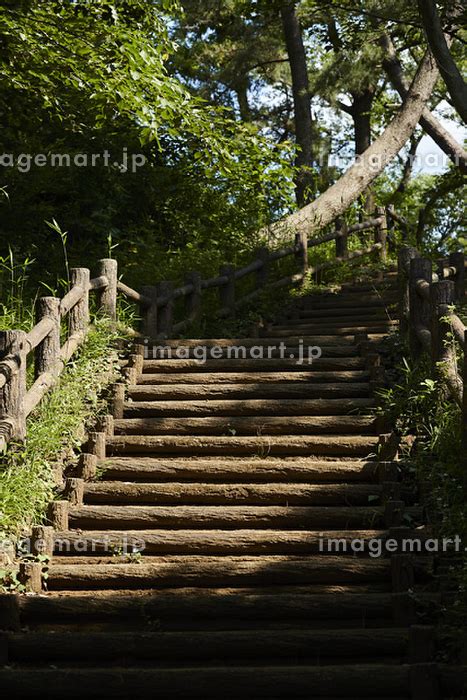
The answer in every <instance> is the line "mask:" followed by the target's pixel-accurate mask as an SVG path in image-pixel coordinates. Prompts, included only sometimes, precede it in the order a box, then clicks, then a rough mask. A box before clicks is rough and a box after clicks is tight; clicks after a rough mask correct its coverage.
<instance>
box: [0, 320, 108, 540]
mask: <svg viewBox="0 0 467 700" xmlns="http://www.w3.org/2000/svg"><path fill="white" fill-rule="evenodd" d="M118 337H119V334H118V332H116V331H113V330H112V329H111V328H110V326H109V323H108V321H106V320H104V319H97V320H96V321H95V323H94V325H93V326H92V327H91V329H90V331H89V334H88V336H87V338H86V340H85V342H84V343H83V345H82V346H81V348H80V349H79V351H78V353H77V354H76V356H75V357H74V358H73V360H72V361H71V362H70V363H69V364H68V366H67V367H66V368H65V370H64V372H63V374H62V375H61V377H60V380H59V384H58V386H57V387H56V388H55V389H54V390H52V391H51V392H50V393H48V394H47V395H46V396H45V397H44V399H43V400H42V402H41V403H40V405H39V406H38V408H37V409H36V410H35V411H34V413H33V414H31V416H30V418H29V419H28V425H27V435H28V437H27V441H26V444H25V445H24V446H15V445H10V447H9V450H8V452H7V454H6V455H4V456H3V458H2V461H1V464H0V535H1V536H2V538H3V539H5V538H13V539H14V538H16V537H18V536H20V535H21V534H23V533H24V532H26V531H27V529H28V528H29V527H30V525H31V524H32V523H39V522H41V521H42V520H43V519H44V515H45V511H46V507H47V504H48V503H49V502H50V501H51V500H53V498H54V489H55V485H54V477H53V465H54V464H55V463H56V462H58V461H59V460H60V458H61V456H62V455H63V453H64V451H65V452H70V451H71V450H76V451H78V450H79V447H80V443H81V441H82V433H81V430H80V428H81V427H82V425H83V423H84V424H86V423H89V422H90V421H91V420H92V419H93V418H94V417H95V416H96V415H98V414H99V413H100V412H102V411H103V410H104V405H103V402H102V400H101V398H100V395H101V393H102V391H103V389H104V388H105V386H106V385H107V384H108V383H109V372H110V373H113V372H114V371H115V370H116V362H117V360H118V356H117V352H116V350H115V343H116V340H117V338H118Z"/></svg>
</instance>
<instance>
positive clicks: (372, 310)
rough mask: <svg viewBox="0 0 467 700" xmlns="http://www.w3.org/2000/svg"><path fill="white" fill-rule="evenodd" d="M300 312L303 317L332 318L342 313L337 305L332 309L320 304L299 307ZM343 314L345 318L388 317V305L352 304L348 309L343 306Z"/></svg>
mask: <svg viewBox="0 0 467 700" xmlns="http://www.w3.org/2000/svg"><path fill="white" fill-rule="evenodd" d="M296 313H297V314H298V317H301V318H332V319H334V317H335V316H339V315H340V314H341V311H340V308H339V307H338V306H337V307H332V308H330V309H322V308H320V307H319V306H318V307H317V308H313V307H312V306H310V307H308V308H304V309H299V310H297V311H296ZM342 315H343V316H345V318H354V317H355V319H356V320H359V319H362V320H363V319H366V318H375V317H381V318H388V313H387V310H386V307H385V306H384V305H382V304H381V305H378V306H372V305H370V307H367V306H355V305H354V306H352V307H351V308H349V310H348V311H346V310H345V307H343V311H342Z"/></svg>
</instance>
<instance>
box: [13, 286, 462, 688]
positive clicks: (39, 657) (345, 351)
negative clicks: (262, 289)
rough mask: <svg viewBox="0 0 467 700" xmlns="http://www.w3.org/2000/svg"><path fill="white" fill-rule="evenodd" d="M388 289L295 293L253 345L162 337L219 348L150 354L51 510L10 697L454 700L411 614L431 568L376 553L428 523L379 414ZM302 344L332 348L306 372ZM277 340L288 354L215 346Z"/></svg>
mask: <svg viewBox="0 0 467 700" xmlns="http://www.w3.org/2000/svg"><path fill="white" fill-rule="evenodd" d="M394 284H395V279H394V276H393V275H391V274H390V275H388V276H387V277H386V278H385V280H384V281H383V282H381V283H379V284H377V283H375V284H355V285H352V286H350V285H349V286H344V287H343V288H342V290H341V291H340V292H339V293H333V294H331V293H328V294H319V295H314V296H309V297H306V298H303V299H301V300H299V301H297V302H296V304H295V305H294V307H293V308H291V309H289V310H288V311H287V313H285V314H284V315H283V317H281V318H280V320H278V321H277V323H276V324H275V325H274V326H273V327H271V328H269V329H268V330H267V331H264V332H263V336H262V337H261V338H251V339H237V340H215V339H214V340H209V341H204V340H203V341H200V340H191V341H168V342H167V345H168V346H172V347H176V346H177V344H183V345H185V346H191V348H192V349H191V351H190V353H191V354H192V355H193V354H194V349H195V346H197V345H200V344H204V345H211V346H213V345H219V346H221V347H222V351H221V352H220V356H219V357H216V359H209V360H208V361H207V362H206V363H205V364H200V362H199V361H197V360H196V359H194V358H193V357H191V358H187V359H160V360H159V359H148V360H144V362H143V364H142V372H141V373H140V374H139V376H138V377H137V378H136V383H132V384H130V385H129V386H128V388H127V392H126V397H125V403H124V406H123V413H122V406H121V405H120V404H119V405H116V409H115V416H114V418H113V420H108V421H107V427H106V430H107V438H106V447H105V455H104V454H102V453H99V450H97V454H98V456H99V457H100V459H99V463H98V475H99V478H94V479H93V480H83V479H80V478H76V476H75V478H73V479H72V480H71V481H70V482H69V489H68V497H69V500H70V506H69V508H63V509H62V510H60V509H58V510H57V509H56V510H55V514H56V516H55V521H54V524H55V530H54V531H53V535H52V536H53V542H52V544H51V546H52V547H53V550H54V556H53V557H52V560H51V563H50V568H49V572H48V578H47V592H44V593H43V594H42V595H28V596H3V598H2V605H1V606H0V610H1V614H2V617H3V620H1V622H2V623H3V624H0V627H2V628H3V629H4V630H5V631H4V632H3V633H2V637H1V646H0V649H1V652H0V653H1V654H2V655H3V662H4V666H3V668H2V669H1V670H0V687H1V688H2V689H4V691H5V694H6V693H8V694H9V695H10V696H14V697H18V698H23V697H35V698H37V697H44V698H45V697H47V698H60V699H61V698H64V697H66V698H78V697H89V698H101V697H112V698H130V697H132V698H134V697H151V696H153V697H158V698H221V697H222V698H224V697H225V698H240V697H243V698H268V699H273V698H277V699H279V698H281V699H282V698H289V697H290V698H328V699H332V698H353V699H357V698H375V699H376V698H392V699H394V700H395V699H396V698H399V699H401V698H417V699H418V698H423V699H424V700H429V699H430V698H454V697H459V698H460V697H462V696H463V695H462V678H461V677H460V676H459V674H458V673H454V672H453V671H451V670H450V669H449V668H447V667H444V666H442V665H438V664H436V663H435V657H434V656H433V645H434V639H433V630H432V629H431V628H430V627H426V626H423V625H420V624H419V619H418V617H417V605H418V606H420V605H422V606H423V605H429V604H430V601H431V600H432V598H433V595H432V594H431V593H429V592H427V591H429V589H430V588H429V582H430V566H431V562H430V561H429V560H427V558H426V557H419V558H417V557H410V556H407V555H401V554H399V553H396V554H393V555H392V556H390V555H386V556H382V557H371V556H369V552H368V546H369V543H370V542H374V541H377V540H384V539H385V538H386V537H388V536H391V537H396V538H397V537H398V535H400V534H401V533H402V532H403V533H404V534H405V535H406V536H407V535H410V532H411V530H410V529H407V527H403V525H405V523H406V520H405V516H410V519H411V520H410V522H411V525H410V527H411V528H415V527H416V526H417V525H418V524H420V523H421V522H422V513H421V511H420V509H419V508H418V507H416V506H415V505H414V504H413V503H412V501H411V498H410V494H406V493H405V491H404V487H403V483H402V484H401V483H400V481H399V470H398V464H397V462H396V461H395V459H394V458H395V448H394V445H393V440H391V439H390V438H389V437H388V435H387V433H388V432H389V430H388V427H387V426H385V425H384V421H382V420H381V419H380V418H378V417H376V416H375V412H374V408H375V406H376V397H375V392H376V390H377V388H378V386H379V383H380V380H381V376H380V368H379V363H378V355H377V349H378V343H379V341H380V340H382V339H383V338H384V337H385V336H386V335H387V334H388V332H390V331H391V330H392V329H393V328H394V322H393V321H392V318H394V316H395V315H394V312H393V310H392V306H391V304H392V303H393V302H394V301H395V295H394ZM300 339H303V340H304V343H305V345H313V346H319V347H321V348H322V357H321V358H320V359H317V360H315V361H314V362H313V364H312V365H311V366H309V365H307V364H306V363H304V364H301V365H299V364H297V362H296V357H295V358H291V357H289V354H296V352H297V350H298V345H299V340H300ZM281 340H282V341H284V340H285V342H286V343H287V346H288V350H287V357H285V358H280V357H278V352H277V350H275V351H273V352H272V353H271V356H270V357H269V358H266V359H227V354H228V348H229V347H231V346H232V345H237V346H240V345H248V346H268V347H269V346H274V345H278V344H279V343H280V342H281ZM80 476H81V477H82V476H86V474H83V473H81V475H80ZM88 476H89V473H88ZM404 499H405V500H404ZM57 512H60V517H58V516H57ZM60 528H61V529H60ZM328 538H333V539H338V540H341V542H344V543H350V542H351V541H355V540H358V541H361V542H362V543H363V549H364V551H361V552H359V553H358V554H355V553H354V552H353V551H352V550H349V551H348V552H347V553H340V554H336V553H332V552H331V553H330V552H328V551H327V549H326V547H325V546H323V543H326V540H327V539H328ZM142 543H144V550H143V551H142V552H139V551H138V550H139V549H140V548H141V545H142ZM414 593H416V596H415V597H416V599H417V604H416V602H415V597H414Z"/></svg>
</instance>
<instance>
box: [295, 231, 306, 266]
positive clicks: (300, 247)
mask: <svg viewBox="0 0 467 700" xmlns="http://www.w3.org/2000/svg"><path fill="white" fill-rule="evenodd" d="M295 245H296V246H297V252H296V253H295V257H296V258H297V260H298V264H299V267H300V272H301V274H302V275H305V274H306V272H307V270H308V236H307V235H306V233H304V232H303V231H302V232H301V233H296V234H295Z"/></svg>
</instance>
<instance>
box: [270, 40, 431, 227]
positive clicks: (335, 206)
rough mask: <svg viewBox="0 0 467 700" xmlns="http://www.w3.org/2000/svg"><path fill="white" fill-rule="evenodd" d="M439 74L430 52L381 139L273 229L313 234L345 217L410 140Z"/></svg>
mask: <svg viewBox="0 0 467 700" xmlns="http://www.w3.org/2000/svg"><path fill="white" fill-rule="evenodd" d="M438 75H439V74H438V70H437V68H436V63H435V61H434V59H433V56H432V55H431V52H430V51H427V53H426V54H425V57H424V58H423V60H422V62H421V64H420V66H419V68H418V71H417V74H416V76H415V78H414V80H413V82H412V85H411V86H410V89H409V92H408V93H407V97H406V99H405V101H404V103H403V105H402V106H401V108H400V110H399V112H398V114H397V115H396V116H395V117H394V119H393V120H392V122H391V123H390V124H389V125H388V126H387V127H386V129H385V131H384V132H383V133H382V134H381V136H379V137H378V138H377V139H376V140H375V141H374V142H373V144H372V145H371V146H370V148H368V149H367V150H366V151H365V153H364V154H363V155H362V156H360V158H359V160H358V161H356V162H355V163H354V164H353V165H352V166H351V167H350V168H349V169H348V170H347V171H346V172H345V173H344V175H342V177H341V178H339V180H338V181H337V182H336V183H335V184H334V185H332V186H331V187H330V188H329V189H328V190H326V192H324V193H323V194H322V195H321V196H320V197H318V198H317V199H316V200H315V201H314V202H312V203H311V204H308V205H306V206H305V207H303V208H302V209H299V210H298V211H297V212H295V213H293V214H291V215H290V216H287V217H286V218H285V219H283V220H282V221H280V222H278V223H277V224H275V225H274V226H273V227H272V230H273V233H274V232H276V231H277V233H280V232H282V231H283V230H284V229H285V230H286V231H287V230H289V229H291V230H293V231H295V232H298V233H307V234H310V233H312V232H313V231H315V230H316V229H318V228H319V227H323V226H327V224H330V223H331V222H332V221H334V219H336V218H337V217H338V216H340V215H341V214H343V213H344V212H345V211H346V209H347V208H348V207H349V206H350V205H351V204H352V203H353V202H355V200H356V199H358V197H359V196H360V195H361V194H362V193H363V192H364V191H365V190H366V188H367V187H368V186H369V185H370V184H371V183H372V182H373V180H375V178H377V177H378V175H379V174H380V173H382V172H383V170H384V169H385V168H386V166H387V165H388V164H389V163H390V162H391V161H392V159H393V158H395V156H396V155H397V154H398V153H399V151H400V150H401V148H402V147H403V146H404V144H405V143H406V141H407V140H408V139H409V138H410V136H411V135H412V133H413V132H414V130H415V127H416V126H417V124H418V121H419V119H420V116H421V114H422V112H423V109H424V107H425V104H426V102H427V100H428V99H429V97H430V95H431V93H432V92H433V89H434V87H435V84H436V80H437V78H438Z"/></svg>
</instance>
